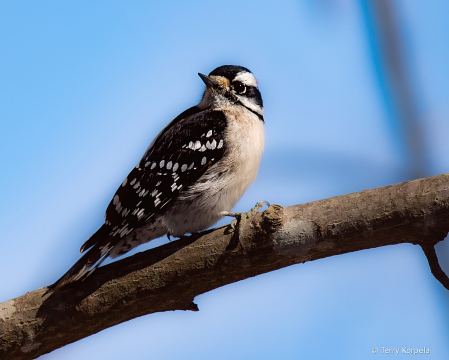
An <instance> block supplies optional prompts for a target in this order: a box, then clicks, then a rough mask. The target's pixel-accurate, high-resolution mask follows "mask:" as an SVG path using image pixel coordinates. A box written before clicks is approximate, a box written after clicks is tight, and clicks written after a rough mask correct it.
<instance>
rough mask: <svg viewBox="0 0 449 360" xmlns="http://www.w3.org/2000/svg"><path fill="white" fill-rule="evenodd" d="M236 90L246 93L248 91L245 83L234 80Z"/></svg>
mask: <svg viewBox="0 0 449 360" xmlns="http://www.w3.org/2000/svg"><path fill="white" fill-rule="evenodd" d="M233 85H234V90H235V92H236V93H237V94H244V93H245V92H246V86H245V85H243V84H242V83H241V82H240V81H234V83H233Z"/></svg>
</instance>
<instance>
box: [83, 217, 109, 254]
mask: <svg viewBox="0 0 449 360" xmlns="http://www.w3.org/2000/svg"><path fill="white" fill-rule="evenodd" d="M110 231H111V227H110V226H109V225H106V224H103V225H102V226H101V227H100V228H99V229H98V230H97V231H96V232H95V234H93V235H92V236H91V237H90V238H89V239H87V240H86V242H85V243H84V244H83V245H82V246H81V248H80V253H81V254H82V253H83V252H84V251H86V250H87V249H89V248H91V247H92V246H94V245H95V244H98V243H99V242H100V241H101V240H103V239H104V238H106V237H107V236H108V235H109V233H110Z"/></svg>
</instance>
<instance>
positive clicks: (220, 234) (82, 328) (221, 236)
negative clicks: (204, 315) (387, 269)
mask: <svg viewBox="0 0 449 360" xmlns="http://www.w3.org/2000/svg"><path fill="white" fill-rule="evenodd" d="M448 231H449V174H443V175H438V176H434V177H430V178H426V179H419V180H414V181H409V182H406V183H400V184H396V185H391V186H386V187H382V188H377V189H373V190H366V191H362V192H358V193H352V194H348V195H342V196H337V197H332V198H329V199H324V200H318V201H314V202H311V203H306V204H302V205H296V206H290V207H287V208H283V207H281V206H279V205H273V206H271V207H270V208H268V209H267V210H266V211H264V212H263V213H260V214H257V215H256V216H254V217H253V218H251V220H250V221H247V223H246V225H245V229H244V235H245V236H244V241H243V243H244V246H245V250H243V249H242V248H241V247H240V246H239V244H238V239H237V238H236V237H235V236H233V232H232V231H228V229H227V227H221V228H217V229H214V230H211V231H207V232H203V233H202V234H199V235H195V236H189V237H185V238H182V239H180V240H178V241H173V242H171V243H168V244H166V245H163V246H160V247H158V248H155V249H151V250H148V251H145V252H143V253H138V254H136V255H134V256H132V257H129V258H126V259H123V260H121V261H116V262H114V263H112V264H109V265H107V266H104V267H101V268H100V269H98V270H97V271H96V272H95V274H94V275H92V276H90V277H88V278H87V279H86V280H85V281H83V282H78V283H76V284H74V285H73V286H71V287H69V288H67V289H63V290H62V291H57V292H55V293H53V294H50V295H45V296H43V294H44V293H45V291H46V289H45V288H41V289H38V290H35V291H31V292H29V293H27V294H25V295H23V296H21V297H18V298H16V299H12V300H9V301H6V302H4V303H1V304H0V358H2V359H4V358H8V359H17V360H20V359H34V358H36V357H38V356H40V355H42V354H45V353H48V352H50V351H52V350H54V349H57V348H59V347H62V346H64V345H66V344H69V343H72V342H75V341H77V340H79V339H82V338H84V337H87V336H89V335H91V334H94V333H97V332H99V331H101V330H103V329H106V328H108V327H111V326H114V325H116V324H119V323H122V322H125V321H128V320H130V319H133V318H136V317H138V316H142V315H146V314H151V313H154V312H159V311H168V310H194V311H195V310H198V308H197V306H196V305H195V304H194V303H193V300H194V298H195V296H197V295H199V294H202V293H205V292H207V291H210V290H212V289H216V288H218V287H220V286H223V285H226V284H229V283H232V282H236V281H239V280H243V279H246V278H249V277H252V276H256V275H259V274H263V273H266V272H269V271H272V270H276V269H280V268H282V267H286V266H289V265H292V264H297V263H303V262H306V261H312V260H316V259H320V258H325V257H328V256H333V255H338V254H344V253H348V252H352V251H358V250H363V249H370V248H375V247H379V246H386V245H393V244H400V243H412V244H417V245H420V246H422V247H423V250H424V252H425V254H426V256H427V258H428V260H429V264H430V267H431V269H432V273H433V274H434V275H435V276H436V277H437V278H438V277H439V280H440V281H441V282H442V283H443V285H445V286H446V287H448V288H449V285H448V284H447V283H446V284H444V281H447V276H446V275H445V274H444V272H442V270H441V268H440V267H439V265H438V260H437V258H436V254H435V252H434V251H432V249H433V247H434V245H435V244H436V243H438V242H439V241H441V240H443V239H444V238H445V237H446V235H447V233H448Z"/></svg>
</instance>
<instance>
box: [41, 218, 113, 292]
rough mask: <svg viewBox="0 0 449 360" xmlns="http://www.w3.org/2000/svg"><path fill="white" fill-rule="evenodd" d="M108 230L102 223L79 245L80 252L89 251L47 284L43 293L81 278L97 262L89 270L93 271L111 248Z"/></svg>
mask: <svg viewBox="0 0 449 360" xmlns="http://www.w3.org/2000/svg"><path fill="white" fill-rule="evenodd" d="M109 230H110V229H109V227H108V226H107V225H103V226H102V227H101V228H100V229H98V231H97V232H96V233H95V234H93V235H92V236H91V237H90V238H89V239H88V240H87V241H86V242H85V243H84V244H83V246H81V249H80V252H81V253H82V252H84V251H85V250H87V249H89V248H90V249H89V251H87V252H86V253H85V254H84V255H83V256H82V257H81V259H79V260H78V261H77V262H76V263H75V264H74V265H73V266H72V267H71V268H70V269H69V270H68V271H67V272H66V273H65V274H64V275H63V276H62V277H61V278H60V279H59V280H57V281H56V282H55V283H54V284H52V285H50V286H48V287H47V289H48V290H47V292H46V293H45V294H47V293H50V292H53V291H55V290H57V289H59V288H61V287H63V286H66V285H68V284H70V283H72V282H74V281H77V280H79V279H81V278H82V277H83V276H84V275H86V273H87V272H88V271H89V270H90V268H91V267H92V266H93V265H94V264H95V263H97V264H96V265H95V267H94V268H93V269H92V270H90V272H93V271H94V270H95V269H96V268H97V267H98V266H100V264H101V263H102V262H103V261H104V260H105V259H106V258H107V257H108V256H109V252H110V250H111V249H112V246H111V241H110V240H111V238H110V236H109ZM100 259H101V260H100Z"/></svg>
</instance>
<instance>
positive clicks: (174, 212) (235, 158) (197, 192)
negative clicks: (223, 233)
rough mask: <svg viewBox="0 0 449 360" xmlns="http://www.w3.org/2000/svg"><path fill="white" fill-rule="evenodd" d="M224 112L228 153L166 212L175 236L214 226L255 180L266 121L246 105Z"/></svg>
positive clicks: (165, 218) (166, 218)
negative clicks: (246, 107)
mask: <svg viewBox="0 0 449 360" xmlns="http://www.w3.org/2000/svg"><path fill="white" fill-rule="evenodd" d="M223 111H225V113H226V117H227V119H228V127H227V131H226V133H225V136H224V141H225V144H226V146H227V150H226V153H225V155H224V157H223V159H222V160H221V161H220V162H218V163H217V164H215V165H213V166H211V167H210V169H209V170H207V171H206V173H205V174H204V175H203V176H202V177H201V178H200V181H198V183H197V184H196V185H195V186H192V187H191V188H190V189H189V191H187V192H184V193H182V194H181V195H180V196H179V197H178V199H177V200H176V203H175V204H174V206H173V207H172V208H171V209H170V211H167V213H166V214H165V215H164V222H165V223H166V225H167V228H168V229H169V232H170V234H172V235H174V236H181V235H184V234H186V233H193V232H197V231H201V230H204V229H207V228H209V227H211V226H212V225H214V224H215V223H216V222H217V221H218V220H220V219H221V217H222V216H221V215H220V213H221V212H222V211H230V210H231V209H232V208H233V207H234V205H235V204H236V203H237V201H238V200H239V199H240V198H241V197H242V195H243V194H244V193H245V191H246V189H248V187H249V185H250V184H251V183H252V182H254V181H255V180H256V177H257V172H258V170H259V165H260V160H261V158H262V153H263V148H264V142H265V133H264V128H263V122H262V121H261V120H260V119H259V118H258V117H257V116H256V115H255V114H253V113H252V112H250V111H248V110H247V109H245V108H244V107H240V106H239V107H236V106H234V107H231V108H227V109H223ZM219 174H220V175H219Z"/></svg>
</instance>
